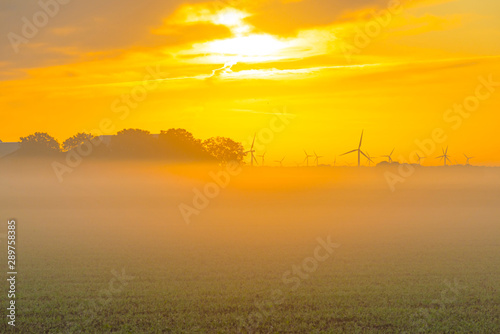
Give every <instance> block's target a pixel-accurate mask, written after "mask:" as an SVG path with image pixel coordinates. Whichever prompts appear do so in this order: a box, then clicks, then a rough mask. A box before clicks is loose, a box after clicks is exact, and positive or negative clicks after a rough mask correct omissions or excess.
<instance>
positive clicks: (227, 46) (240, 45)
mask: <svg viewBox="0 0 500 334" xmlns="http://www.w3.org/2000/svg"><path fill="white" fill-rule="evenodd" d="M286 47H287V43H286V42H283V41H280V40H279V39H277V38H276V37H274V36H271V35H268V34H252V35H249V36H239V37H234V38H228V39H223V40H215V41H211V42H208V43H207V44H206V48H207V51H209V52H210V53H215V54H220V55H224V56H238V57H241V58H252V57H259V58H262V57H272V56H277V55H278V54H279V53H280V51H282V50H284V49H285V48H286Z"/></svg>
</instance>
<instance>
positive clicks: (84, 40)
mask: <svg viewBox="0 0 500 334" xmlns="http://www.w3.org/2000/svg"><path fill="white" fill-rule="evenodd" d="M40 3H41V4H45V5H41V4H40ZM40 3H39V2H38V1H29V2H27V1H23V2H20V1H16V0H6V1H2V3H1V4H0V22H2V23H1V25H0V35H1V36H2V38H1V39H0V55H1V57H0V91H1V93H0V110H1V116H2V122H1V124H0V140H2V141H4V142H5V141H18V140H19V137H21V136H26V135H29V134H31V133H33V132H35V131H43V132H48V133H49V134H51V135H53V136H54V137H55V138H56V139H58V140H59V141H60V142H62V141H64V140H65V139H66V138H68V137H70V136H72V135H74V134H76V133H78V132H84V131H85V132H92V133H93V134H96V135H98V134H113V133H116V132H117V131H119V130H121V129H124V128H142V129H146V130H149V131H151V132H152V133H159V132H160V131H161V130H167V129H169V128H178V127H181V128H185V129H187V130H189V131H191V132H192V133H193V134H194V135H195V137H198V138H201V139H205V138H209V137H212V136H227V137H231V138H233V139H235V140H238V141H242V142H243V143H244V145H245V146H246V147H248V146H249V145H250V142H251V140H252V138H253V136H254V135H255V134H257V140H256V142H257V143H256V149H257V153H258V154H262V153H263V152H267V154H266V157H267V159H268V161H269V164H272V163H274V161H275V160H281V159H282V158H283V157H284V156H286V160H285V161H284V164H285V165H295V163H296V162H297V163H298V162H301V161H302V160H303V159H304V150H306V151H307V152H308V153H309V154H313V151H315V152H317V154H318V155H321V156H323V158H322V160H321V163H328V164H333V163H334V162H336V163H337V164H355V163H356V161H357V157H356V155H355V154H353V155H348V156H340V155H341V154H342V153H344V152H347V151H350V150H352V149H356V148H357V146H358V144H359V140H360V135H361V132H362V131H363V130H364V138H363V145H362V148H363V150H364V151H365V152H368V153H369V154H370V155H371V156H374V157H376V156H378V157H380V156H382V155H386V154H389V153H390V152H391V150H393V149H395V151H394V155H393V158H394V159H398V160H401V161H404V160H411V157H412V154H413V153H415V152H416V151H418V152H422V153H424V155H426V156H428V157H427V159H426V160H425V161H424V164H427V165H435V164H439V163H440V162H439V160H438V159H435V157H436V156H438V155H441V150H442V148H446V147H447V146H449V152H448V153H449V154H450V156H451V160H452V161H453V162H456V163H464V162H465V157H464V154H467V155H469V156H474V157H475V159H474V160H473V162H474V163H476V164H480V165H498V164H500V151H499V150H498V149H497V148H498V146H499V145H500V137H498V136H496V134H497V127H498V126H497V125H498V124H499V121H500V113H499V112H498V111H499V109H500V85H498V84H496V83H500V62H499V61H500V43H498V41H499V40H500V39H499V38H500V2H498V1H497V0H481V1H472V0H412V1H401V2H399V1H397V0H393V1H379V0H355V1H336V0H252V1H246V0H218V1H179V0H170V1H159V0H144V1H141V2H138V1H131V0H120V1H118V0H109V1H106V2H102V1H97V0H87V1H78V0H42V1H41V2H40ZM277 114H281V115H278V116H277ZM283 114H284V115H283ZM277 117H278V121H276V119H277ZM280 117H281V118H280ZM283 117H285V119H286V122H285V121H283ZM280 120H281V121H280ZM277 122H281V123H279V124H280V125H284V126H279V127H277V126H276V124H277ZM436 131H437V132H436ZM435 133H439V134H440V135H439V136H438V137H439V140H436V138H434V135H435ZM429 142H432V144H428V145H429V146H428V149H427V152H424V151H425V150H424V149H422V148H421V146H419V144H418V143H429ZM380 159H381V158H379V159H378V161H380ZM275 164H276V163H275Z"/></svg>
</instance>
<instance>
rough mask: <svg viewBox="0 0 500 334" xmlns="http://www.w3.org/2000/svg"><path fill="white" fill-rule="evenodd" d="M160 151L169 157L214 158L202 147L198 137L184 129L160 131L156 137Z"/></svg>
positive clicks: (184, 158) (182, 158) (183, 158)
mask: <svg viewBox="0 0 500 334" xmlns="http://www.w3.org/2000/svg"><path fill="white" fill-rule="evenodd" d="M158 142H159V145H160V149H161V151H162V153H163V154H164V155H165V156H166V157H167V158H169V159H175V160H187V161H203V160H214V158H213V157H212V156H211V155H210V154H208V153H207V151H206V150H205V148H204V147H203V143H202V141H201V140H200V139H196V138H194V136H193V134H192V133H191V132H189V131H187V130H185V129H169V130H167V131H161V133H160V136H159V138H158Z"/></svg>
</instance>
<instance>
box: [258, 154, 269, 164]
mask: <svg viewBox="0 0 500 334" xmlns="http://www.w3.org/2000/svg"><path fill="white" fill-rule="evenodd" d="M266 153H267V152H264V153H262V154H261V155H258V157H259V158H261V159H262V163H261V166H264V161H265V160H264V159H265V157H266Z"/></svg>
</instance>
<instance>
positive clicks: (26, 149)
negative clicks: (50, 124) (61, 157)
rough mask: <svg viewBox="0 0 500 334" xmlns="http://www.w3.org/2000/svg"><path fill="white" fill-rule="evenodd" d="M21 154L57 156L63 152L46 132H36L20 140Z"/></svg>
mask: <svg viewBox="0 0 500 334" xmlns="http://www.w3.org/2000/svg"><path fill="white" fill-rule="evenodd" d="M20 142H21V143H20V145H21V147H20V152H22V153H27V154H56V153H59V152H60V151H61V148H60V145H59V143H58V142H57V140H56V139H55V138H54V137H52V136H50V135H49V134H47V133H45V132H35V133H34V134H31V135H29V136H27V137H21V138H20Z"/></svg>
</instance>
